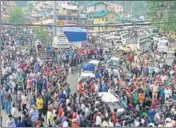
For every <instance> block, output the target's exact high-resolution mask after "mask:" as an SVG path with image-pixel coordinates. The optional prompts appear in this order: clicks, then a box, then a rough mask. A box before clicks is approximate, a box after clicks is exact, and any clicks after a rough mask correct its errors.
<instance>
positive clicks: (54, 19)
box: [53, 0, 56, 36]
mask: <svg viewBox="0 0 176 128" xmlns="http://www.w3.org/2000/svg"><path fill="white" fill-rule="evenodd" d="M53 10H54V11H53V13H54V14H53V22H54V31H53V34H54V36H56V0H54V1H53Z"/></svg>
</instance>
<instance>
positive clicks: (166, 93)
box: [164, 87, 172, 100]
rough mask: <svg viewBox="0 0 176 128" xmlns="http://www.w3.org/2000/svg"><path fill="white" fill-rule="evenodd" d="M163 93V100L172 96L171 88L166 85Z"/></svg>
mask: <svg viewBox="0 0 176 128" xmlns="http://www.w3.org/2000/svg"><path fill="white" fill-rule="evenodd" d="M164 94H165V100H166V99H167V98H170V97H172V90H171V89H170V88H169V87H167V88H165V89H164Z"/></svg>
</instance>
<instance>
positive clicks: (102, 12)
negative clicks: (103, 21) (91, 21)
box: [92, 11, 117, 18]
mask: <svg viewBox="0 0 176 128" xmlns="http://www.w3.org/2000/svg"><path fill="white" fill-rule="evenodd" d="M109 13H114V12H112V11H101V12H95V13H93V14H92V16H93V17H94V18H98V17H104V16H106V15H107V14H109ZM114 14H116V13H114ZM116 15H117V14H116Z"/></svg>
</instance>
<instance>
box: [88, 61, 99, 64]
mask: <svg viewBox="0 0 176 128" xmlns="http://www.w3.org/2000/svg"><path fill="white" fill-rule="evenodd" d="M99 63H100V61H99V60H91V61H89V64H95V65H98V64H99Z"/></svg>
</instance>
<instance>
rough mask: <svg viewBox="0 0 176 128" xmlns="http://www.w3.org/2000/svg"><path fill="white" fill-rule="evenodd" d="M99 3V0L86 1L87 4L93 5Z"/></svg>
mask: <svg viewBox="0 0 176 128" xmlns="http://www.w3.org/2000/svg"><path fill="white" fill-rule="evenodd" d="M99 3H101V1H91V2H88V3H87V6H94V5H96V4H99Z"/></svg>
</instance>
